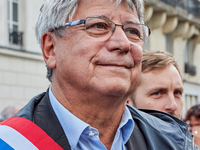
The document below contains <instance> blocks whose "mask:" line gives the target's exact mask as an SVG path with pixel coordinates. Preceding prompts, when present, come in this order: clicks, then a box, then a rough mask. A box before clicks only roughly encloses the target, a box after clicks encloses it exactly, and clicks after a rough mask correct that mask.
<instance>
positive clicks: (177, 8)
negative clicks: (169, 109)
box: [144, 0, 200, 116]
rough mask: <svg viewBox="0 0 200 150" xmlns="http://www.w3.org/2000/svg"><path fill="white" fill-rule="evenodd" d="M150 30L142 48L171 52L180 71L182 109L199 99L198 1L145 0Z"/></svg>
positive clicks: (199, 7) (199, 34) (184, 111)
mask: <svg viewBox="0 0 200 150" xmlns="http://www.w3.org/2000/svg"><path fill="white" fill-rule="evenodd" d="M144 15H145V22H146V23H147V24H148V25H149V27H150V28H151V31H152V34H151V35H150V37H149V41H148V44H146V45H144V49H151V50H161V51H168V52H170V53H172V54H173V55H174V57H175V59H176V60H177V61H178V64H179V66H180V69H181V73H182V75H183V84H184V93H183V99H184V110H183V116H184V115H185V113H186V111H187V110H188V109H189V108H190V107H191V106H193V105H195V104H197V103H200V65H199V64H200V59H199V58H200V1H199V0H145V14H144Z"/></svg>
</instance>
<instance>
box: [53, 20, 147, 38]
mask: <svg viewBox="0 0 200 150" xmlns="http://www.w3.org/2000/svg"><path fill="white" fill-rule="evenodd" d="M79 24H84V25H85V31H86V33H87V34H88V35H89V36H91V37H94V38H99V39H101V40H107V39H108V38H110V37H111V35H112V34H113V33H114V31H115V28H116V26H121V27H122V29H123V31H124V33H125V35H126V37H127V38H128V40H129V41H130V42H145V41H146V40H147V38H148V36H149V35H150V33H151V31H150V29H149V27H148V26H147V25H145V24H139V23H133V22H130V23H126V24H123V25H120V24H115V23H114V22H112V21H111V20H108V19H104V18H101V17H87V18H86V19H81V20H76V21H72V22H68V23H66V24H64V25H62V26H59V27H57V28H56V29H55V30H57V29H59V28H61V27H65V26H75V25H79Z"/></svg>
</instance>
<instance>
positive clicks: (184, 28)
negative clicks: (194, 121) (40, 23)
mask: <svg viewBox="0 0 200 150" xmlns="http://www.w3.org/2000/svg"><path fill="white" fill-rule="evenodd" d="M43 2H44V0H34V1H33V0H0V18H1V21H0V111H1V110H3V109H4V108H5V107H7V106H9V105H14V104H19V105H25V104H26V103H27V102H28V101H29V100H30V99H31V98H32V97H33V96H35V95H36V94H39V93H41V92H43V91H46V89H47V87H48V86H49V85H50V83H49V82H48V80H47V79H45V78H46V67H45V63H44V62H43V58H42V54H41V49H40V46H39V44H37V42H36V38H35V33H34V25H35V22H36V19H37V17H38V15H39V10H40V7H41V5H42V3H43ZM144 20H145V22H146V24H147V25H148V26H149V27H150V28H151V31H152V34H151V35H150V37H149V40H148V42H147V43H146V44H145V45H144V49H145V50H161V51H167V52H170V53H172V54H173V55H174V57H175V58H176V60H177V61H178V64H179V66H180V69H181V73H182V75H183V84H184V93H183V99H184V108H183V116H185V113H186V111H187V110H188V109H189V108H190V107H191V106H193V105H195V104H199V103H200V65H199V64H200V1H199V0H145V13H144Z"/></svg>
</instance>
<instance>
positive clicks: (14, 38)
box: [7, 0, 22, 45]
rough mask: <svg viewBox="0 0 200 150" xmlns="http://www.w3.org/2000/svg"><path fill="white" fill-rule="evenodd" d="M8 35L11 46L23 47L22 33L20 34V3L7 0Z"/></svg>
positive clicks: (15, 0) (16, 0)
mask: <svg viewBox="0 0 200 150" xmlns="http://www.w3.org/2000/svg"><path fill="white" fill-rule="evenodd" d="M7 8H8V9H7V10H8V12H7V14H8V33H9V42H10V44H15V45H22V32H19V2H18V0H7Z"/></svg>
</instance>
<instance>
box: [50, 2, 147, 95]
mask: <svg viewBox="0 0 200 150" xmlns="http://www.w3.org/2000/svg"><path fill="white" fill-rule="evenodd" d="M109 2H110V0H100V1H99V0H88V1H80V3H79V7H78V10H77V12H76V13H75V15H74V17H73V20H72V21H74V20H80V19H85V18H87V17H92V16H106V17H107V18H109V19H110V20H111V21H113V22H115V23H116V24H124V23H126V22H129V21H133V22H136V23H139V20H138V16H137V13H136V10H131V9H130V8H129V6H128V4H127V3H126V2H125V1H123V2H122V3H121V4H120V5H119V6H118V7H116V5H115V4H114V2H110V3H109ZM66 28H67V29H68V31H67V33H66V34H65V35H64V36H63V37H62V38H56V39H55V44H54V46H55V48H54V52H55V55H56V56H55V57H56V61H55V67H54V68H52V69H54V74H53V82H57V84H59V87H64V86H66V87H70V88H73V89H75V90H77V91H80V92H83V89H84V91H86V92H87V91H88V92H90V94H92V93H100V94H103V95H112V96H113V95H114V96H124V95H128V93H131V91H132V90H133V88H134V87H135V86H136V84H137V82H138V80H139V78H140V75H141V58H142V44H143V43H142V42H135V43H130V42H129V40H128V39H127V37H126V35H125V33H124V31H123V30H122V27H121V26H116V28H115V31H114V33H113V34H112V36H111V37H110V38H108V39H107V40H100V39H99V38H96V37H92V36H90V35H88V34H87V33H86V32H85V30H84V24H81V25H77V26H72V27H66ZM47 65H48V63H47Z"/></svg>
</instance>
